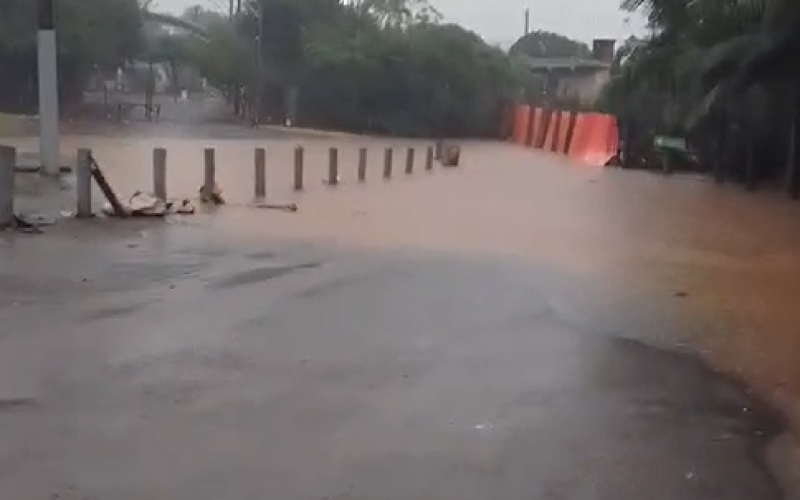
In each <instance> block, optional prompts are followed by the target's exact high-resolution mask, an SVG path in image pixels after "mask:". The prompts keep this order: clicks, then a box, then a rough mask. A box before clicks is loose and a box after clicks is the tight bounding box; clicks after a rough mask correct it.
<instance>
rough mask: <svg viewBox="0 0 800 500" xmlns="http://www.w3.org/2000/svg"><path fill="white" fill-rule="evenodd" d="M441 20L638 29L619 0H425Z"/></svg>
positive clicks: (167, 5)
mask: <svg viewBox="0 0 800 500" xmlns="http://www.w3.org/2000/svg"><path fill="white" fill-rule="evenodd" d="M430 1H431V4H433V6H434V7H436V8H437V9H439V10H440V11H441V12H442V14H444V16H445V18H446V20H448V21H451V22H457V23H459V24H461V25H463V26H465V27H467V28H469V29H471V30H473V31H476V32H478V33H479V34H480V35H481V36H482V37H483V38H484V39H485V40H486V41H487V42H490V43H500V44H503V45H510V44H511V43H513V42H514V40H516V39H517V38H518V37H519V36H520V35H521V34H522V31H523V27H524V12H525V8H526V7H528V8H530V10H531V29H532V30H536V29H543V30H546V31H554V32H556V33H561V34H563V35H567V36H569V37H571V38H577V39H579V40H582V41H585V42H589V41H591V39H592V38H604V37H608V38H617V39H624V38H627V37H628V36H629V35H631V34H634V33H638V32H640V31H641V29H642V22H641V20H640V19H638V18H633V19H629V18H630V16H629V15H628V14H626V13H624V12H620V10H619V0H430ZM226 3H227V1H226V0H156V4H157V5H158V8H159V9H161V10H165V11H173V12H181V11H182V10H183V9H184V8H186V7H188V6H191V5H198V4H199V5H206V6H214V5H226Z"/></svg>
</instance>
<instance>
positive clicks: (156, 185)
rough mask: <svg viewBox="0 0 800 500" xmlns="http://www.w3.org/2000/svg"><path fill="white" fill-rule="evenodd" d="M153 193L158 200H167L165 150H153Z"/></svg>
mask: <svg viewBox="0 0 800 500" xmlns="http://www.w3.org/2000/svg"><path fill="white" fill-rule="evenodd" d="M153 194H154V195H155V196H156V198H158V199H159V200H164V201H166V200H167V150H166V149H164V148H155V149H154V150H153Z"/></svg>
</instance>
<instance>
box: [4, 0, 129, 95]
mask: <svg viewBox="0 0 800 500" xmlns="http://www.w3.org/2000/svg"><path fill="white" fill-rule="evenodd" d="M2 2H3V7H2V15H0V68H2V78H0V106H2V107H3V108H5V109H6V110H12V111H16V110H29V109H30V108H31V107H33V106H35V102H36V101H35V98H36V90H35V89H36V21H37V16H36V4H37V2H33V1H31V0H2ZM56 7H57V9H56V16H57V19H58V23H59V27H60V30H59V42H60V45H59V76H60V81H61V85H60V89H61V93H62V98H63V99H66V100H70V99H74V98H75V95H79V94H80V91H81V88H82V85H83V78H84V76H85V75H86V73H87V72H88V71H91V70H92V68H94V67H103V66H114V65H116V64H118V62H119V61H124V60H127V59H130V58H132V57H134V56H135V55H136V54H137V53H138V52H139V51H140V50H141V49H142V44H141V42H142V39H141V36H140V31H141V30H140V27H141V19H140V12H141V11H140V6H139V4H138V3H137V0H59V1H58V2H56Z"/></svg>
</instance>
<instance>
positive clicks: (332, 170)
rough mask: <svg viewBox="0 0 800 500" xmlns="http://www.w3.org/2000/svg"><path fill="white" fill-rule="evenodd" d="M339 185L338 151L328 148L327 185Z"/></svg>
mask: <svg viewBox="0 0 800 500" xmlns="http://www.w3.org/2000/svg"><path fill="white" fill-rule="evenodd" d="M338 184H339V149H338V148H330V149H329V150H328V185H329V186H336V185H338Z"/></svg>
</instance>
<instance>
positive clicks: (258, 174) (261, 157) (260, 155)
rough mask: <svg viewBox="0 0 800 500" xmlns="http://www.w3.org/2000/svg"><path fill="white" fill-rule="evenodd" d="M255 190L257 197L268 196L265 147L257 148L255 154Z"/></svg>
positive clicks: (259, 198)
mask: <svg viewBox="0 0 800 500" xmlns="http://www.w3.org/2000/svg"><path fill="white" fill-rule="evenodd" d="M255 184H256V186H255V191H256V199H258V200H261V199H264V198H266V197H267V152H266V150H264V148H256V156H255Z"/></svg>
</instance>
